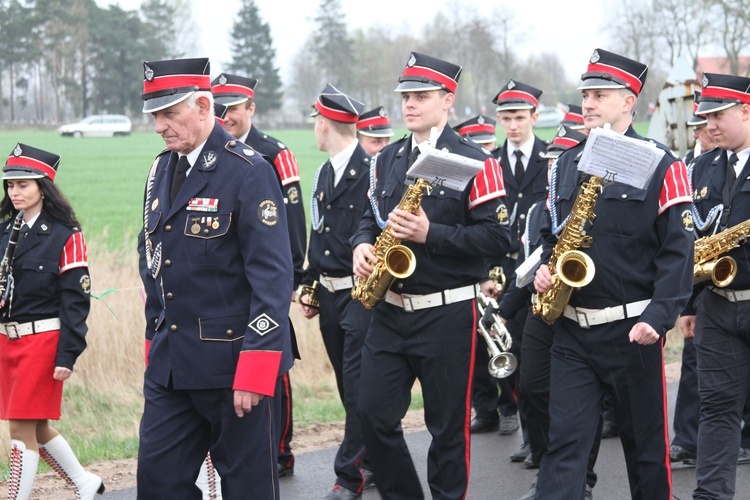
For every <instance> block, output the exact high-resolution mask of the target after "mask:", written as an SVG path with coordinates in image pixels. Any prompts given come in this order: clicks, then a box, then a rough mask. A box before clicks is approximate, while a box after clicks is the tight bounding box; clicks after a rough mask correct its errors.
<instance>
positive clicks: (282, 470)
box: [279, 461, 294, 477]
mask: <svg viewBox="0 0 750 500" xmlns="http://www.w3.org/2000/svg"><path fill="white" fill-rule="evenodd" d="M293 475H294V462H293V461H292V463H291V464H289V465H288V466H287V465H284V464H279V477H289V476H293Z"/></svg>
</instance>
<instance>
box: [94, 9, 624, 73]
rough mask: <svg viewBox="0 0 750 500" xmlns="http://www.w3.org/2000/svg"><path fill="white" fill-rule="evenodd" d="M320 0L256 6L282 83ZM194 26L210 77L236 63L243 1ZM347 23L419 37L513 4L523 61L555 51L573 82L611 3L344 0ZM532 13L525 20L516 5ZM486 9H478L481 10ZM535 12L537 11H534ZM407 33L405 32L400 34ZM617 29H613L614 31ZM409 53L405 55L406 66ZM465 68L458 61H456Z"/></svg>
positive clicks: (206, 13)
mask: <svg viewBox="0 0 750 500" xmlns="http://www.w3.org/2000/svg"><path fill="white" fill-rule="evenodd" d="M97 3H99V4H100V5H108V4H118V5H119V6H120V7H121V8H123V9H126V10H135V9H137V8H138V6H139V5H140V3H141V0H97ZM319 4H320V2H319V1H317V0H256V5H257V6H258V9H259V10H260V12H261V16H262V17H263V20H264V21H265V22H266V23H268V25H269V26H270V27H271V34H272V36H273V42H274V47H275V49H276V55H277V66H278V67H279V69H280V70H281V76H282V79H284V80H285V81H286V80H287V79H288V76H289V71H288V68H289V65H290V64H291V60H292V58H293V57H294V55H295V54H296V53H297V51H298V50H299V48H300V46H301V45H302V44H303V43H304V42H305V40H306V39H307V36H308V34H309V33H310V31H311V30H312V29H313V28H314V23H313V21H312V20H313V18H314V17H315V14H316V13H317V11H318V6H319ZM191 5H192V7H191V8H192V9H193V19H194V20H195V23H196V26H197V27H198V30H199V31H200V33H199V34H198V36H199V40H200V42H199V43H198V44H196V45H197V46H198V48H199V53H196V54H188V56H190V57H204V56H207V57H209V58H210V59H211V74H212V76H216V75H218V74H219V73H220V72H221V71H222V70H223V66H224V64H226V63H228V62H229V61H230V59H231V56H230V51H229V50H230V44H229V32H230V31H231V28H232V24H233V22H234V17H233V16H232V13H234V12H237V11H238V10H239V8H240V5H241V2H240V0H192V2H191ZM341 5H342V7H343V9H344V13H345V16H346V21H347V22H348V23H349V25H350V26H351V27H352V28H355V29H356V28H363V29H366V28H367V27H368V26H372V25H377V26H393V27H394V29H395V30H396V31H406V30H407V29H408V32H410V33H416V34H417V35H419V34H421V33H422V29H423V28H424V26H425V24H426V23H428V22H429V21H431V20H432V19H433V18H434V17H435V14H436V13H437V12H438V11H441V12H443V13H444V14H449V13H450V12H453V11H455V9H462V10H464V11H466V10H467V9H474V10H481V11H482V12H486V14H487V16H491V15H492V14H493V13H498V12H502V9H503V6H504V5H513V6H514V8H515V9H516V11H515V17H516V19H518V20H519V21H520V22H521V23H522V26H521V30H519V31H525V32H526V33H527V35H526V38H525V40H524V42H523V43H522V44H521V47H519V55H520V56H521V57H524V56H526V55H528V54H529V53H539V52H555V53H557V54H558V55H559V56H560V59H561V61H562V63H563V66H564V67H565V69H566V71H567V73H568V76H569V77H571V78H578V77H579V76H580V75H581V73H583V72H584V71H585V69H586V64H587V63H588V59H589V57H590V55H591V53H592V52H593V50H594V49H595V48H597V47H601V48H604V49H607V48H609V44H610V43H611V42H610V37H609V34H608V32H607V30H606V29H603V26H604V25H605V23H606V22H607V21H608V17H607V16H609V15H610V14H609V12H610V9H611V8H612V6H613V5H614V0H587V1H582V0H568V1H566V2H560V1H559V0H533V1H530V2H528V3H524V2H509V1H508V0H463V1H461V2H457V1H456V0H373V1H368V0H364V1H363V0H341ZM524 5H526V6H528V7H529V9H528V13H526V12H524V11H522V10H520V8H519V6H524ZM480 6H481V7H480ZM532 7H533V9H532ZM402 27H403V28H404V30H401V29H400V28H402ZM612 29H615V28H614V27H613V28H612ZM410 50H411V49H410V48H409V47H405V48H404V62H406V58H407V56H408V53H409V51H410ZM453 62H455V63H457V64H461V61H453Z"/></svg>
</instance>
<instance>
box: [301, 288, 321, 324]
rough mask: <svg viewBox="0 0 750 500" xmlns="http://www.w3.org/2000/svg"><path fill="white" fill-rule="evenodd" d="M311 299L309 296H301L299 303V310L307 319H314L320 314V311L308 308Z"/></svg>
mask: <svg viewBox="0 0 750 500" xmlns="http://www.w3.org/2000/svg"><path fill="white" fill-rule="evenodd" d="M309 299H310V297H308V295H307V294H304V295H300V296H299V302H300V304H299V310H300V312H301V313H302V315H303V316H304V317H305V318H307V319H310V318H314V317H315V316H317V314H318V310H317V309H316V308H314V307H307V306H306V305H305V304H309V302H308V301H309Z"/></svg>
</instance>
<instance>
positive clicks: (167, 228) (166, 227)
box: [164, 224, 172, 232]
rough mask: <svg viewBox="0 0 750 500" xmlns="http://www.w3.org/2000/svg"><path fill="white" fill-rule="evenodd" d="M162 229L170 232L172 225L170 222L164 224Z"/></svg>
mask: <svg viewBox="0 0 750 500" xmlns="http://www.w3.org/2000/svg"><path fill="white" fill-rule="evenodd" d="M164 230H165V231H166V232H170V231H171V230H172V225H171V224H167V225H166V226H164Z"/></svg>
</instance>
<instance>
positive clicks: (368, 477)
mask: <svg viewBox="0 0 750 500" xmlns="http://www.w3.org/2000/svg"><path fill="white" fill-rule="evenodd" d="M359 471H360V472H361V473H362V477H363V478H364V480H365V484H364V486H362V490H363V491H364V490H366V489H367V488H372V487H373V486H375V474H374V473H373V472H372V471H371V470H367V469H359Z"/></svg>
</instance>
